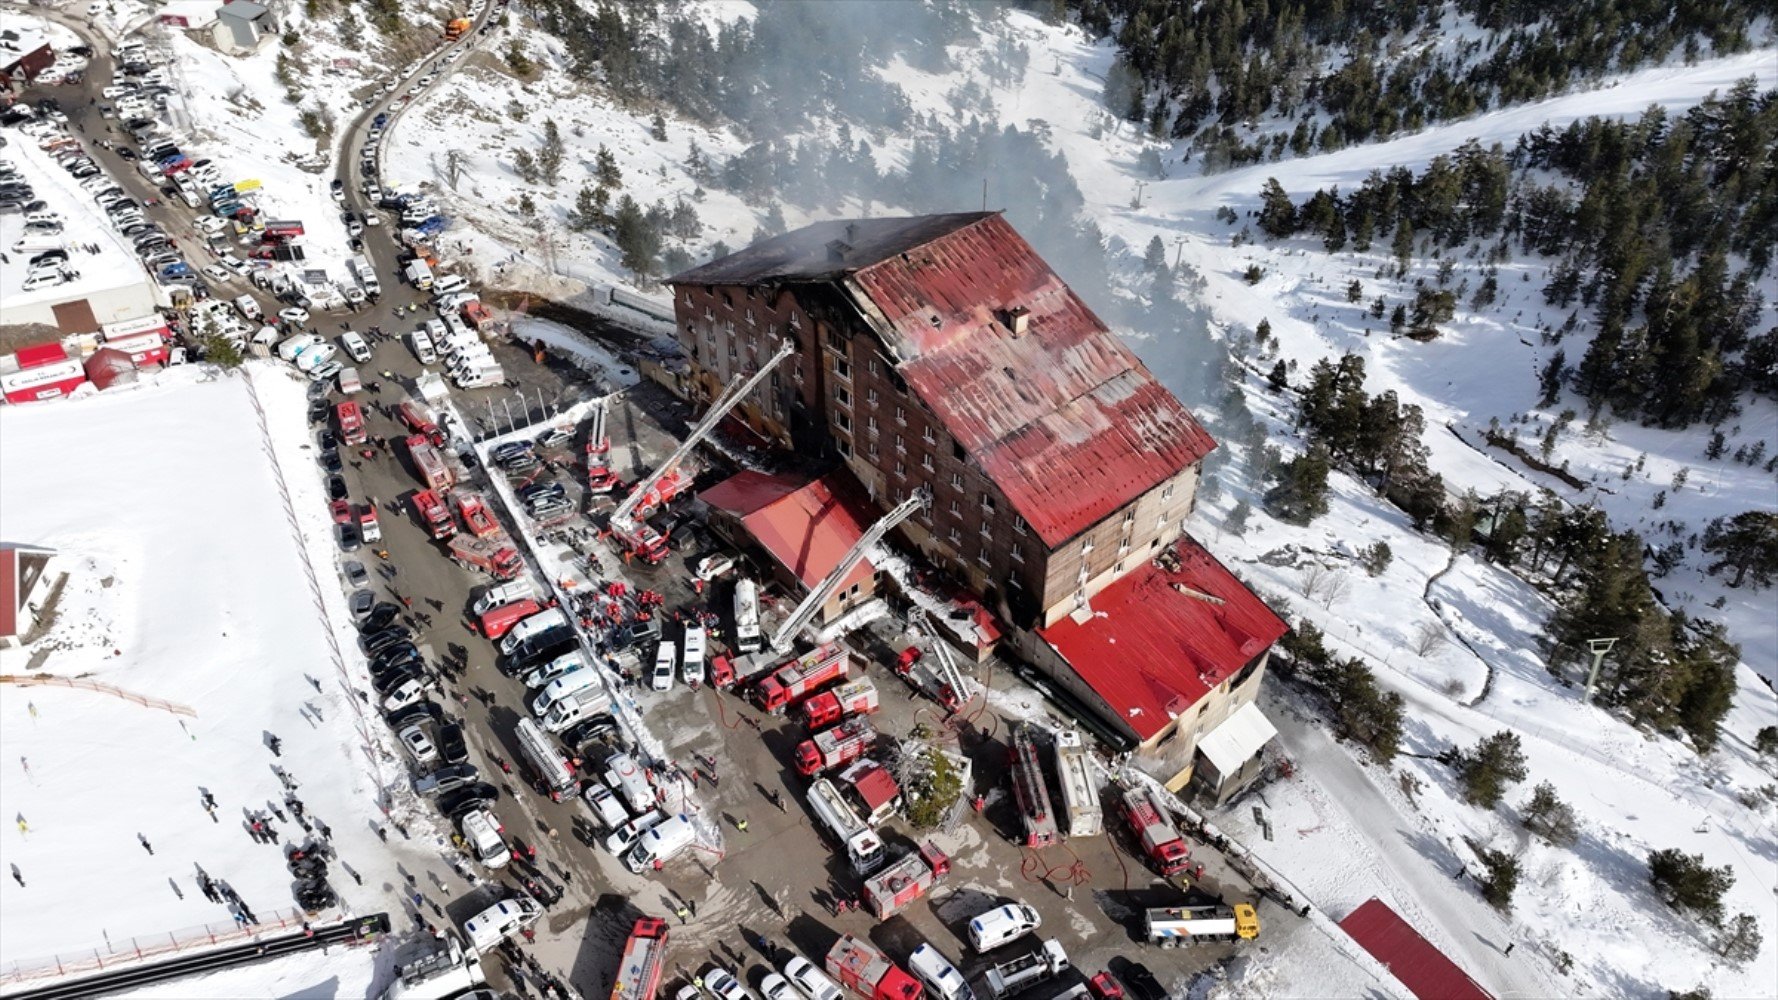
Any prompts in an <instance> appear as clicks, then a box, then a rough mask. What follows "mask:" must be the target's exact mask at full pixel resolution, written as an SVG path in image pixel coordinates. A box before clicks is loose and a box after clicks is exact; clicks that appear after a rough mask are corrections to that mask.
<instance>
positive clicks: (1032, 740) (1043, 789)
mask: <svg viewBox="0 0 1778 1000" xmlns="http://www.w3.org/2000/svg"><path fill="white" fill-rule="evenodd" d="M1007 753H1008V760H1007V766H1008V769H1009V770H1010V771H1012V790H1013V797H1014V798H1015V799H1016V800H1017V802H1018V807H1019V820H1020V822H1021V823H1023V824H1024V827H1025V846H1026V847H1048V846H1049V845H1051V844H1054V843H1055V842H1056V840H1057V838H1058V830H1057V827H1056V814H1055V812H1054V810H1053V809H1052V808H1051V806H1050V793H1049V784H1048V782H1046V781H1045V780H1044V776H1043V761H1042V758H1041V757H1040V756H1039V754H1038V750H1037V731H1036V729H1035V727H1033V726H1032V725H1031V724H1030V723H1026V722H1021V723H1019V725H1018V726H1016V727H1015V728H1014V729H1013V734H1012V749H1011V750H1009V751H1008V752H1007Z"/></svg>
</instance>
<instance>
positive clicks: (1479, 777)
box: [1457, 729, 1529, 809]
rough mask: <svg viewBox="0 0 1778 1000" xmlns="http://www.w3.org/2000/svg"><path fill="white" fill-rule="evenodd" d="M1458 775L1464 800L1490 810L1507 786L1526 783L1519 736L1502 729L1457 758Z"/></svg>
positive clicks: (1498, 800)
mask: <svg viewBox="0 0 1778 1000" xmlns="http://www.w3.org/2000/svg"><path fill="white" fill-rule="evenodd" d="M1457 772H1458V776H1459V777H1460V778H1461V779H1462V781H1463V797H1464V798H1465V799H1467V800H1468V801H1469V802H1470V803H1471V804H1473V805H1478V806H1481V807H1482V808H1484V809H1492V808H1494V806H1495V805H1496V804H1498V803H1499V802H1500V797H1501V795H1503V794H1504V793H1505V791H1506V786H1507V785H1508V784H1514V783H1517V782H1520V781H1524V780H1525V775H1526V774H1528V773H1529V771H1528V769H1527V768H1526V766H1525V750H1524V748H1523V746H1521V744H1520V742H1519V734H1518V733H1515V732H1512V731H1511V730H1507V729H1503V730H1501V731H1500V732H1498V733H1495V734H1494V735H1493V736H1489V737H1487V738H1485V739H1483V740H1482V741H1481V742H1479V743H1477V744H1476V745H1475V747H1474V748H1473V749H1471V750H1469V751H1467V752H1464V753H1461V754H1459V755H1458V756H1457Z"/></svg>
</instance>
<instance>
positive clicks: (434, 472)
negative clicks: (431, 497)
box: [407, 434, 456, 493]
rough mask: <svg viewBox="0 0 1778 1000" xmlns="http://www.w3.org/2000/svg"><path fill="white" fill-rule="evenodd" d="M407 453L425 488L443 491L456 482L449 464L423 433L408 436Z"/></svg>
mask: <svg viewBox="0 0 1778 1000" xmlns="http://www.w3.org/2000/svg"><path fill="white" fill-rule="evenodd" d="M407 453H408V457H410V458H412V459H413V461H414V471H415V472H416V473H418V474H419V476H420V482H422V483H425V484H426V488H427V489H429V490H435V491H437V492H439V493H443V492H444V491H445V490H448V489H450V488H451V486H452V484H454V483H455V482H456V478H455V477H454V476H452V475H451V469H450V466H448V465H446V464H445V460H444V456H442V455H440V454H439V453H438V449H437V448H435V447H433V445H432V442H431V441H428V440H426V436H425V435H424V434H412V435H409V436H408V438H407Z"/></svg>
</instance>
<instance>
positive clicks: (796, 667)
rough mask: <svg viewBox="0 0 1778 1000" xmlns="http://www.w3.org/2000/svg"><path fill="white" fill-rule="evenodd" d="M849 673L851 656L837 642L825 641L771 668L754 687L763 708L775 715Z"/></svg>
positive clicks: (844, 677) (840, 679) (847, 675)
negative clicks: (770, 673) (764, 677)
mask: <svg viewBox="0 0 1778 1000" xmlns="http://www.w3.org/2000/svg"><path fill="white" fill-rule="evenodd" d="M851 676H852V657H851V654H850V653H849V652H847V650H846V647H844V646H842V645H840V644H839V643H837V642H824V643H822V644H821V645H819V646H816V647H815V648H814V649H811V650H810V651H808V652H807V653H804V654H803V655H801V656H799V657H797V658H796V659H794V660H792V661H790V662H789V663H786V664H784V665H783V666H781V667H779V668H778V669H777V670H775V671H773V673H772V675H771V676H770V677H767V678H766V679H765V680H763V681H760V682H759V686H758V687H756V688H754V689H753V699H754V701H755V702H757V703H758V704H759V707H760V708H761V709H763V710H764V711H767V712H771V713H772V714H773V715H777V714H779V713H781V712H783V711H784V710H785V709H786V708H788V707H790V705H791V703H792V702H796V701H800V700H802V699H803V698H805V697H807V696H808V695H811V694H814V693H815V692H816V691H817V690H819V689H820V688H823V687H825V686H827V685H828V684H831V683H833V682H834V681H843V680H846V679H847V678H849V677H851Z"/></svg>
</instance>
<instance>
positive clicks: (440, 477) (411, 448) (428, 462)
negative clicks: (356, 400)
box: [341, 403, 455, 493]
mask: <svg viewBox="0 0 1778 1000" xmlns="http://www.w3.org/2000/svg"><path fill="white" fill-rule="evenodd" d="M341 405H342V406H343V405H345V404H343V403H342V404H341ZM407 452H408V455H409V457H411V458H412V459H413V460H414V471H415V472H416V473H418V474H419V476H420V482H422V483H425V484H426V488H427V489H429V490H436V491H438V492H440V493H442V492H444V491H445V490H448V489H450V488H451V485H452V484H453V483H454V482H455V478H454V477H453V476H452V475H451V469H450V467H449V466H447V465H445V461H444V456H442V455H440V454H439V453H438V449H437V448H435V447H433V446H432V442H431V441H428V440H426V436H425V435H423V434H414V435H411V436H410V437H408V439H407Z"/></svg>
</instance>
